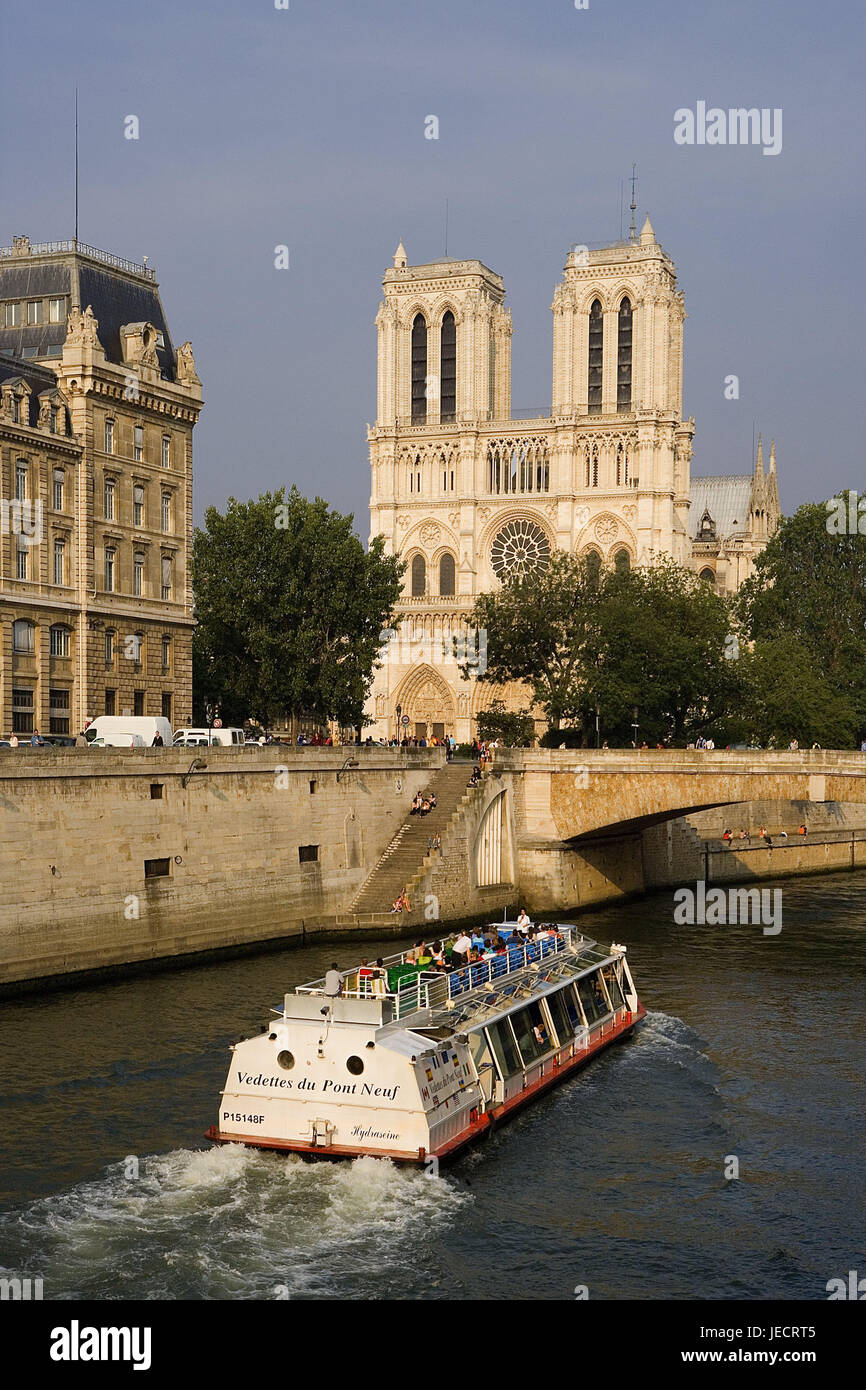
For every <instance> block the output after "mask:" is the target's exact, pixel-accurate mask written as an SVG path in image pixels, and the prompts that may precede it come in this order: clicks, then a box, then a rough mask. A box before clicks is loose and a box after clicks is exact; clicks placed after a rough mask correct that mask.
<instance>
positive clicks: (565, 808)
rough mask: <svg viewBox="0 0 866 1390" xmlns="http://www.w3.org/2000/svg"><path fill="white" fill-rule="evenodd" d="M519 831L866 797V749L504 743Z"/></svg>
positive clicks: (569, 831)
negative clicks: (515, 746) (752, 804)
mask: <svg viewBox="0 0 866 1390" xmlns="http://www.w3.org/2000/svg"><path fill="white" fill-rule="evenodd" d="M495 772H500V773H501V774H502V779H503V781H504V782H505V783H506V785H511V787H512V788H513V795H514V801H515V814H516V817H517V822H516V829H517V832H518V835H519V838H520V839H521V840H522V841H526V840H543V841H547V842H550V841H554V840H556V841H560V842H562V841H573V842H574V841H576V842H579V841H581V840H584V839H588V838H592V839H598V838H599V837H600V836H603V835H622V834H628V833H630V832H635V831H640V830H643V829H645V828H646V827H648V826H651V825H654V824H657V823H658V822H659V821H664V820H668V819H670V818H672V817H679V816H685V815H688V814H689V813H690V812H693V811H701V810H706V809H707V808H709V807H713V806H726V805H734V804H736V803H740V802H744V801H802V802H823V801H836V802H866V753H854V752H851V753H843V752H826V751H824V750H819V749H815V750H812V751H801V752H796V753H795V752H762V751H749V752H745V751H744V752H730V753H729V752H723V751H721V750H719V749H716V750H714V751H713V752H707V751H705V750H702V749H695V750H686V751H668V750H667V749H659V750H657V751H656V750H654V749H639V750H632V749H628V750H620V749H611V750H608V749H604V750H588V749H574V750H555V749H540V750H528V749H527V750H523V749H519V750H518V749H503V750H502V751H501V752H500V753H499V755H498V757H497V759H496V764H495Z"/></svg>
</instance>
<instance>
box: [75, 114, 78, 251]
mask: <svg viewBox="0 0 866 1390" xmlns="http://www.w3.org/2000/svg"><path fill="white" fill-rule="evenodd" d="M75 241H76V245H77V243H78V88H77V87H76V88H75Z"/></svg>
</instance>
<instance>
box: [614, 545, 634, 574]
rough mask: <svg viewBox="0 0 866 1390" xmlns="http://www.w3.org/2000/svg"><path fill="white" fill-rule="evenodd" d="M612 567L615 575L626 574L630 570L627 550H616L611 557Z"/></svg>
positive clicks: (629, 558) (629, 557)
mask: <svg viewBox="0 0 866 1390" xmlns="http://www.w3.org/2000/svg"><path fill="white" fill-rule="evenodd" d="M613 567H614V569H615V570H616V572H617V574H628V572H629V570H630V569H631V556H630V555H629V553H628V551H627V550H618V551H617V552H616V554H615V555H614V557H613Z"/></svg>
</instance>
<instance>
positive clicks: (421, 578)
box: [412, 555, 427, 598]
mask: <svg viewBox="0 0 866 1390" xmlns="http://www.w3.org/2000/svg"><path fill="white" fill-rule="evenodd" d="M426 592H427V561H426V560H425V559H424V556H423V555H413V556H412V597H413V598H423V597H424V595H425V594H426Z"/></svg>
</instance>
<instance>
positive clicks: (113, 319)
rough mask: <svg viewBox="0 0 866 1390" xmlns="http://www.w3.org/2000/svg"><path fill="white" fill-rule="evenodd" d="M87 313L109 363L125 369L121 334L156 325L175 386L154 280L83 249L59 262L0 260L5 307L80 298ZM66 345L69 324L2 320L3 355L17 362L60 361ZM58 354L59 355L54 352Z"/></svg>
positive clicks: (160, 353)
mask: <svg viewBox="0 0 866 1390" xmlns="http://www.w3.org/2000/svg"><path fill="white" fill-rule="evenodd" d="M76 281H77V288H78V302H79V303H80V306H81V308H82V309H86V308H87V306H88V304H89V305H90V307H91V308H92V310H93V313H94V316H95V318H96V320H97V322H98V324H99V329H98V334H99V341H100V343H101V344H102V346H103V348H104V349H105V355H106V357H107V358H108V360H109V362H115V363H117V364H118V365H121V364H122V363H123V353H122V351H121V346H120V329H121V328H122V326H123V325H124V324H127V323H145V322H147V323H152V324H153V325H154V327H155V328H157V329H159V330H160V332H161V333H162V334H163V337H164V339H165V346H164V347H158V348H157V349H156V355H157V358H158V359H159V365H160V370H161V371H162V373H163V375H164V376H166V377H167V378H168V379H169V380H173V379H174V376H175V367H176V361H175V353H174V347H173V344H172V340H171V334H170V333H169V331H168V324H167V323H166V321H165V315H164V313H163V310H162V304H161V302H160V298H159V290H158V289H157V286H156V283H155V282H154V281H150V280H144V279H137V278H136V277H134V276H132V275H130V274H123V273H120V272H118V271H116V270H112V269H111V268H110V267H109V266H107V265H101V264H100V263H99V262H98V261H96V260H94V259H91V258H89V257H88V256H87V255H86V253H84V252H82V251H81V250H80V249H79V250H78V251H77V252H73V251H66V252H61V253H58V254H57V257H56V259H55V258H53V257H52V258H49V257H48V256H45V255H42V254H39V255H36V256H34V257H33V261H32V263H29V261H28V257H26V256H24V257H21V258H17V259H16V260H15V262H14V263H13V264H9V262H8V261H7V260H5V259H4V260H0V302H2V301H3V300H4V299H19V300H24V299H28V298H31V299H36V298H48V297H50V296H52V295H58V296H59V295H66V296H67V297H68V298H69V299H70V301H71V302H72V303H74V302H75V298H76V293H75V291H76ZM65 339H66V324H65V323H40V324H21V325H20V326H19V327H17V328H7V327H6V326H5V322H3V321H2V320H0V352H4V353H11V354H13V355H14V356H16V357H49V356H54V357H59V356H60V351H61V349H62V346H63V343H64V341H65ZM51 349H53V351H51Z"/></svg>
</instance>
